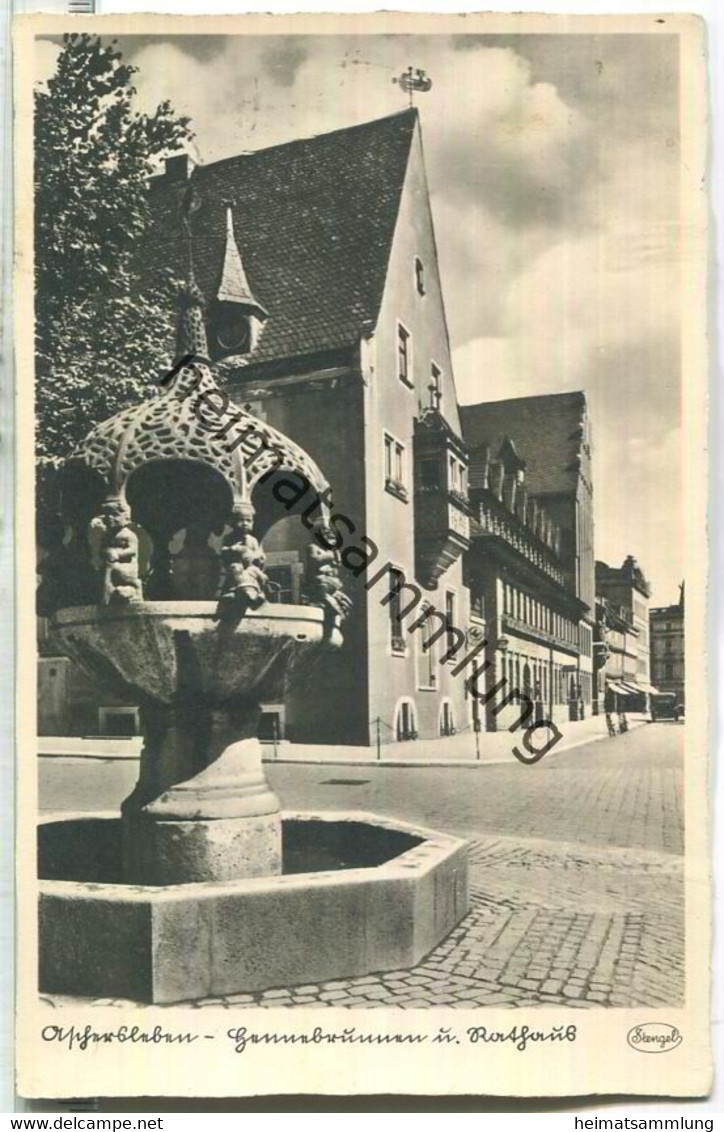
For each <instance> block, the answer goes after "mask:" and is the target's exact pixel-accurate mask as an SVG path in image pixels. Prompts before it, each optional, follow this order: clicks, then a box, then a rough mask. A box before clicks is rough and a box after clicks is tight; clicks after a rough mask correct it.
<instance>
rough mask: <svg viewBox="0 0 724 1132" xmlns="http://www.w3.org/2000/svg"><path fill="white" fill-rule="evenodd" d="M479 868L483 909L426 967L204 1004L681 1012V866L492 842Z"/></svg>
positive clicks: (475, 855) (477, 891)
mask: <svg viewBox="0 0 724 1132" xmlns="http://www.w3.org/2000/svg"><path fill="white" fill-rule="evenodd" d="M470 863H471V878H472V891H471V897H472V910H471V911H470V913H469V914H468V916H466V917H465V919H464V920H463V921H462V922H461V923H460V924H459V925H458V927H457V928H456V929H455V930H454V931H453V932H452V933H451V934H450V935H449V936H448V938H447V939H446V940H445V941H444V942H443V943H441V944H439V945H438V947H436V948H435V949H434V950H433V951H432V952H431V953H430V954H429V955H427V956H426V957H425V959H424V960H423V962H422V963H420V964H419V965H418V966H417V967H412V968H410V969H409V970H404V971H391V972H385V973H382V974H379V975H367V976H364V977H361V978H353V979H335V980H332V981H330V982H327V983H321V984H318V985H302V986H299V987H294V988H280V989H276V990H270V991H266V992H265V993H263V994H258V995H251V994H239V995H231V996H229V997H227V998H223V999H206V1000H201V1001H200V1002H199V1003H198V1004H197V1005H198V1006H200V1007H201V1006H204V1005H211V1004H213V1003H216V1004H221V1005H225V1006H228V1007H232V1006H233V1007H234V1009H237V1008H239V1007H254V1006H264V1007H279V1006H297V1005H304V1006H320V1007H321V1006H347V1007H371V1006H399V1007H402V1008H404V1009H419V1008H425V1007H429V1006H451V1007H455V1008H461V1009H462V1008H463V1007H471V1006H523V1005H536V1004H543V1003H560V1004H562V1005H566V1006H593V1005H607V1006H643V1005H646V1006H659V1005H661V1006H663V1005H666V1006H673V1005H680V1004H681V1002H682V998H683V987H684V946H683V876H682V867H681V860H680V859H677V858H675V857H672V856H669V855H665V854H659V853H650V852H646V851H642V850H637V851H633V850H620V849H616V850H611V849H609V850H598V851H594V852H590V851H585V850H581V849H580V848H577V847H576V848H574V847H571V846H567V847H561V846H559V845H557V844H556V843H551V842H544V841H537V842H535V841H523V842H522V841H520V840H519V839H518V838H497V839H494V838H490V839H488V838H481V839H479V840H477V841H475V842H473V844H472V847H471V861H470ZM652 894H653V895H652Z"/></svg>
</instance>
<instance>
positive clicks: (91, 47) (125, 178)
mask: <svg viewBox="0 0 724 1132" xmlns="http://www.w3.org/2000/svg"><path fill="white" fill-rule="evenodd" d="M135 72H136V68H135V67H132V66H130V65H129V64H128V63H125V62H124V61H123V57H122V55H121V53H120V52H119V51H118V50H116V46H115V41H113V43H112V44H110V45H104V44H103V42H102V41H101V39H100V38H99V37H97V36H91V35H87V34H83V35H77V34H73V35H66V36H64V42H63V48H62V50H61V53H60V56H59V58H58V65H57V69H56V72H55V74H54V75H53V77H52V78H51V79H49V80H48V83H47V86H46V88H45V89H39V90H37V91H36V95H35V272H36V278H35V284H36V311H35V315H36V322H35V325H36V414H37V422H38V425H37V454H38V460H39V463H40V465H41V466H42V465H46V466H47V465H48V464H51V465H56V464H58V463H59V462H60V461H61V460H62V459H63V458H64V457H65V456H66V455H67V454H68V453H69V452H70V451H71V449H72V448H73V447H74V446H75V445H76V444H77V443H78V442H79V441H80V440H82V438H83V437H84V436H85V435H86V433H87V432H88V431H89V429H90V428H92V427H93V425H95V424H97V423H98V422H99V421H101V420H104V419H106V418H107V417H109V416H111V415H112V414H113V413H115V412H117V411H118V410H120V409H122V408H124V407H126V406H127V405H129V404H132V403H134V402H137V401H139V400H141V399H142V398H143V397H144V396H148V395H149V393H150V392H152V389H153V386H152V385H149V378H150V377H152V376H155V375H156V374H158V373H159V372H160V370H161V369H162V367H163V365H164V364H165V363H166V362H167V361H169V360H170V359H168V358H167V357H164V356H163V353H162V351H163V349H164V348H165V346H166V344H167V342H168V341H169V329H170V322H171V320H172V319H173V310H172V303H171V299H170V292H169V288H168V283H167V281H165V280H164V277H163V275H162V274H160V273H159V274H158V275H156V276H155V277H151V276H149V274H148V273H144V274H143V275H142V274H140V273H139V270H138V262H137V261H138V255H139V249H140V247H141V246H142V242H143V240H144V237H145V235H146V233H147V231H148V229H149V226H150V222H151V215H150V209H149V177H150V175H151V173H152V172H153V170H154V164H155V162H157V160H158V158H159V157H160V156H162V155H163V154H166V153H169V152H173V151H174V150H178V149H181V148H182V147H183V143H184V141H185V140H186V139H187V138H190V137H191V136H192V134H191V131H190V129H189V119H187V118H184V117H179V116H178V115H177V114H176V113H175V112H174V110H173V109H172V107H171V105H170V103H169V102H163V103H161V105H160V106H159V107H158V108H157V110H156V112H155V113H154V114H152V115H147V114H141V113H138V112H137V111H135V110H134V105H133V101H134V94H135V88H134V86H133V75H134V73H135Z"/></svg>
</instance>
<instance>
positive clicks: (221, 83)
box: [41, 34, 682, 604]
mask: <svg viewBox="0 0 724 1132" xmlns="http://www.w3.org/2000/svg"><path fill="white" fill-rule="evenodd" d="M120 46H121V48H122V50H123V51H124V54H125V55H126V57H127V58H128V59H130V60H131V61H132V62H133V63H134V64H135V65H136V66H137V67H138V68H139V74H138V76H137V77H136V85H137V88H138V98H139V104H140V105H141V106H142V107H143V108H144V109H146V108H152V107H153V106H154V105H155V104H156V103H158V102H159V101H161V100H162V99H165V98H170V99H171V101H172V103H173V105H174V106H175V107H176V108H177V109H178V110H179V111H182V112H184V113H186V114H189V115H190V116H191V118H192V119H193V123H194V126H195V129H196V135H197V136H196V143H195V144H196V147H197V151H198V152H197V154H196V156H197V158H198V159H200V160H202V161H205V162H208V161H214V160H217V159H218V158H222V157H228V156H230V155H232V154H236V153H239V152H241V151H243V150H252V149H258V148H261V147H263V146H267V145H273V144H276V143H278V142H283V141H288V140H290V139H291V138H294V137H300V136H308V135H310V134H315V133H322V132H324V131H326V130H332V129H336V128H338V127H340V126H347V125H351V124H353V123H357V122H362V121H365V120H367V119H371V118H375V117H378V116H381V115H383V114H389V113H393V112H394V111H396V110H399V109H401V108H402V107H404V106H405V105H406V104H407V96H406V95H404V94H403V93H402V92H401V90H400V88H399V86H398V85H396V84H394V83H393V81H392V79H393V77H394V76H395V75H398V74H399V73H400V72H401V71H403V70H404V69H405V68H406V67H407V65H408V64H409V63H412V64H413V65H414V66H416V67H423V68H424V69H425V70H426V71H427V72H428V74H429V75H430V77H431V78H432V80H433V87H432V90H431V91H430V92H429V93H428V94H422V95H419V96H418V97H417V105H418V106H419V109H420V114H421V120H422V130H423V140H424V146H425V157H426V163H427V170H428V178H429V183H430V191H431V195H432V205H433V213H434V218H435V224H436V231H437V241H438V248H439V253H440V260H441V270H442V276H443V287H444V292H445V299H446V309H447V315H448V322H449V325H450V331H451V337H452V345H453V356H454V363H455V376H456V382H457V389H458V395H459V398H460V400H461V402H463V403H469V402H475V401H481V400H493V399H499V398H501V397H515V396H523V395H527V394H535V393H547V392H559V391H563V390H569V389H585V391H586V393H587V395H588V399H589V408H590V413H591V417H592V422H593V436H594V445H595V453H596V456H595V459H596V463H595V477H596V478H595V496H596V522H597V527H596V539H597V556H598V557H599V558H603V559H605V560H607V561H609V562H610V563H612V564H619V563H620V562H621V561H622V560H623V558H624V557H625V556H626V555H627V554H629V553H632V554H634V555H635V556H636V557H637V558H638V559H639V561H640V563H641V565H642V566H643V568H644V570H645V572H646V573H647V575H648V576H649V578H650V580H651V582H652V584H653V586H654V594H653V602H654V604H665V603H668V602H669V601H673V600H675V599H676V597H677V585H678V582H679V581H680V579H681V576H682V537H681V530H682V526H681V522H682V520H681V506H682V493H681V488H680V479H681V472H682V446H681V420H680V373H679V369H680V361H679V354H680V343H679V313H678V312H679V249H678V240H679V231H680V229H679V225H678V216H679V213H678V209H679V199H678V178H679V164H678V163H679V136H678V113H677V106H678V90H677V69H678V47H677V39H676V37H675V36H672V35H664V34H662V35H635V36H634V35H628V36H627V35H618V34H611V35H601V36H594V35H568V36H566V35H554V34H547V35H535V36H531V35H518V36H512V35H511V36H505V37H502V36H455V37H447V36H441V35H436V36H427V37H414V36H399V35H389V36H360V37H352V36H349V37H341V36H319V37H316V36H315V37H311V36H274V37H271V36H253V37H252V36H235V37H229V36H208V37H198V36H197V37H191V36H178V37H174V38H171V39H168V38H167V39H164V40H159V39H154V38H141V37H135V38H133V39H125V40H121V42H120ZM41 50H42V52H43V58H42V60H41V67H43V68H45V69H46V73H47V67H48V66H49V65H51V62H52V57H53V55H54V54H55V50H56V49H55V48H54V47H53V46H52V45H51V44H45V45H44V46H43V47H42V48H41Z"/></svg>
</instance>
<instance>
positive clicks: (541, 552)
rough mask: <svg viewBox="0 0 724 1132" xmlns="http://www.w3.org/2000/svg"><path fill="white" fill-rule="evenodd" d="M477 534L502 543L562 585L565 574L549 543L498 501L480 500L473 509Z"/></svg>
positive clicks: (564, 581)
mask: <svg viewBox="0 0 724 1132" xmlns="http://www.w3.org/2000/svg"><path fill="white" fill-rule="evenodd" d="M474 515H475V518H476V520H477V523H478V530H479V537H481V538H494V539H497V540H500V541H501V542H503V543H506V544H507V545H508V546H509V547H511V548H512V549H513V550H515V551H517V552H518V554H520V555H522V556H523V557H524V558H525V559H526V561H528V562H529V563H531V564H532V565H533V566H535V567H536V568H537V569H538V570H542V571H543V573H544V574H547V575H548V577H549V578H551V579H552V581H554V582H556V584H557V585H559V586H564V585H565V584H566V580H565V575H564V573H563V570H562V569H561V567H560V565H559V564H558V561H557V559H556V556H555V554H554V553H553V551H552V550H551V548H550V547H549V546H547V545H546V544H545V543H542V542H541V541H540V539H538V538H536V537H535V535H533V533H532V532H531V531H530V530H529V529H528V528H527V527H525V526H524V525H523V524H522V523H521V522H520V520H519V519H518V518H517V517H516V516H514V515H511V514H510V513H509V512H508V511H507V510H506V509H505V508H504V507H503V506H502V504H500V503H499V501H498V500H488V501H485V500H483V501H480V502H479V503H478V504H477V506H476V507H475V509H474Z"/></svg>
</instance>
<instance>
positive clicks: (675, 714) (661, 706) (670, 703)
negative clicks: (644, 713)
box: [651, 692, 684, 723]
mask: <svg viewBox="0 0 724 1132" xmlns="http://www.w3.org/2000/svg"><path fill="white" fill-rule="evenodd" d="M679 717H681V718H682V719H683V718H684V708H683V706H682V705H681V704H677V702H676V695H675V694H674V692H658V693H657V694H656V695H652V697H651V720H652V722H654V723H655V722H656V720H657V719H674V720H678V719H679Z"/></svg>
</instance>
